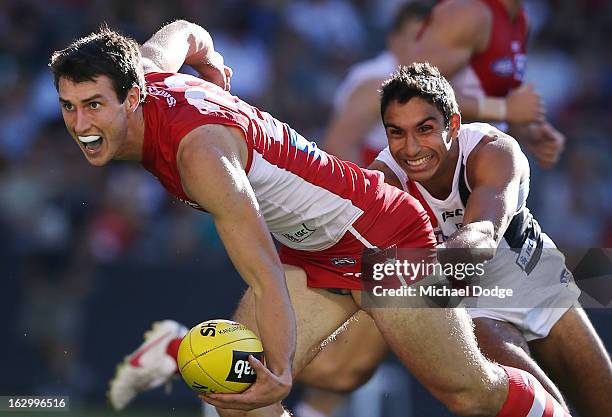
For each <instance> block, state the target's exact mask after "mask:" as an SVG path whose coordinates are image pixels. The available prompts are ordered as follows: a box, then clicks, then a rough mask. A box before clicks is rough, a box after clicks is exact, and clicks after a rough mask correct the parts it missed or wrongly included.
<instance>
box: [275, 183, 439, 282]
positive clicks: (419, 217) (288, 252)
mask: <svg viewBox="0 0 612 417" xmlns="http://www.w3.org/2000/svg"><path fill="white" fill-rule="evenodd" d="M384 194H385V203H384V205H383V207H382V208H379V209H378V210H376V211H375V212H373V211H366V212H365V213H364V214H362V215H361V216H360V217H359V218H358V219H357V221H356V222H355V223H353V225H352V227H351V229H349V231H347V232H346V233H345V234H344V236H343V237H342V239H340V241H339V242H338V243H336V244H335V245H334V246H332V247H330V248H328V249H325V250H322V251H316V252H310V251H303V250H297V249H292V248H289V247H286V246H284V245H281V247H280V250H279V256H280V259H281V261H282V263H284V264H288V265H294V266H297V267H299V268H302V269H303V270H304V271H305V272H306V275H307V277H308V281H307V282H308V286H309V287H312V288H343V289H351V290H361V289H362V288H363V287H362V281H361V266H362V265H361V260H362V255H363V253H364V250H366V249H367V248H368V246H367V245H368V244H369V245H371V246H373V247H376V248H379V249H386V248H392V247H397V248H426V249H433V248H435V247H436V239H435V236H434V233H433V228H432V226H431V223H430V221H429V216H428V215H427V212H426V211H425V209H424V208H423V206H422V205H421V203H419V201H418V200H416V199H415V198H414V197H412V196H410V195H409V194H408V193H404V192H401V191H399V190H398V189H397V188H395V187H391V186H388V188H386V189H385V190H384ZM355 232H356V233H355ZM356 235H358V236H359V238H358V237H357V236H356Z"/></svg>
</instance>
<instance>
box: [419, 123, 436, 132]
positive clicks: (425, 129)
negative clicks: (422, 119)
mask: <svg viewBox="0 0 612 417" xmlns="http://www.w3.org/2000/svg"><path fill="white" fill-rule="evenodd" d="M431 130H432V127H431V126H430V125H422V126H419V127H418V128H417V131H418V132H419V133H427V132H430V131H431Z"/></svg>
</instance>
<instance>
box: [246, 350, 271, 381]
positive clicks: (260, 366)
mask: <svg viewBox="0 0 612 417" xmlns="http://www.w3.org/2000/svg"><path fill="white" fill-rule="evenodd" d="M249 363H250V364H251V367H253V369H255V373H256V374H257V377H258V378H259V375H260V374H259V372H260V371H261V372H262V374H261V375H262V376H263V375H264V374H265V373H268V374H270V375H272V372H270V371H269V370H268V368H266V367H265V366H264V364H263V363H261V361H260V360H259V359H257V358H256V357H255V356H253V355H249Z"/></svg>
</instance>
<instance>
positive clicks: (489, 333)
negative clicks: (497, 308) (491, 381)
mask: <svg viewBox="0 0 612 417" xmlns="http://www.w3.org/2000/svg"><path fill="white" fill-rule="evenodd" d="M472 320H473V321H474V333H475V334H476V339H477V341H478V346H479V347H480V350H481V351H482V353H484V354H485V356H487V357H489V358H491V359H495V358H503V357H504V356H507V355H529V346H528V345H527V340H525V337H524V336H523V334H522V333H521V331H520V330H519V329H518V328H516V326H514V325H513V324H511V323H508V322H505V321H500V320H495V319H492V318H488V317H474V318H473V319H472ZM501 363H503V362H501ZM507 365H510V366H514V365H512V364H510V363H508V364H507Z"/></svg>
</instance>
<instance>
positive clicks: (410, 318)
mask: <svg viewBox="0 0 612 417" xmlns="http://www.w3.org/2000/svg"><path fill="white" fill-rule="evenodd" d="M355 297H356V300H359V297H360V294H356V296H355ZM368 313H369V314H370V315H371V316H372V318H373V319H374V322H375V323H376V325H377V327H378V329H379V330H380V332H381V333H382V335H383V337H384V338H385V340H386V342H387V344H388V345H389V347H390V348H391V349H392V350H393V352H394V353H395V354H396V355H397V356H398V358H399V359H400V360H401V361H402V363H403V364H404V365H405V366H406V367H408V369H410V371H411V372H412V373H413V374H414V376H415V377H416V378H417V379H418V380H419V382H421V383H422V384H423V385H424V386H425V387H426V388H427V389H428V390H429V391H430V392H431V393H432V394H433V395H434V396H436V397H438V398H439V399H441V400H442V401H443V402H445V403H447V402H448V398H449V397H448V396H449V395H450V396H451V400H452V399H453V398H452V397H453V395H454V394H456V393H461V392H466V393H467V392H468V391H470V392H472V391H478V390H481V389H482V388H483V387H485V386H486V385H487V384H489V385H493V384H495V385H497V384H498V383H499V378H500V376H499V375H498V374H496V373H495V371H494V370H493V368H492V367H491V366H490V364H489V363H488V362H487V360H486V359H485V358H484V356H483V355H482V354H481V353H480V351H479V350H478V345H477V343H476V338H475V337H474V332H473V329H472V320H471V319H470V317H469V315H468V314H467V312H466V311H465V310H464V309H449V308H401V307H400V308H397V307H395V308H392V307H389V308H372V309H369V310H368ZM447 405H448V404H447Z"/></svg>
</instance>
